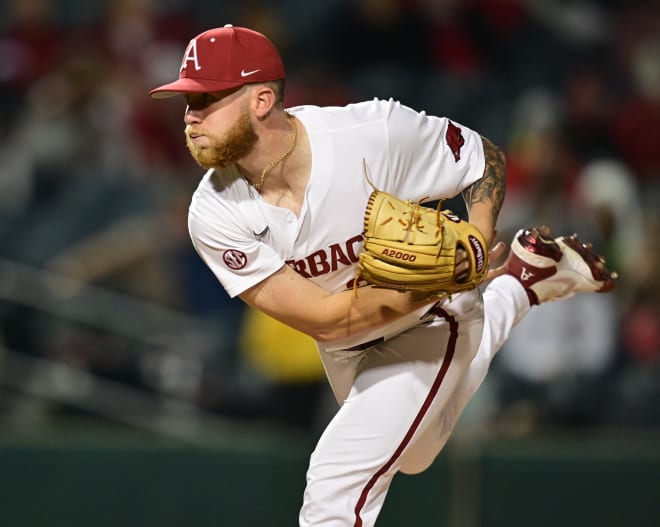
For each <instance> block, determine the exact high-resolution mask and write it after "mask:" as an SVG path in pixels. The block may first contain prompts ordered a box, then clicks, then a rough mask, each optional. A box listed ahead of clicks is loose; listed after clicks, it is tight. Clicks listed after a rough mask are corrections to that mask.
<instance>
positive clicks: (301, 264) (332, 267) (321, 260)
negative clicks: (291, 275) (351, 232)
mask: <svg viewBox="0 0 660 527" xmlns="http://www.w3.org/2000/svg"><path fill="white" fill-rule="evenodd" d="M361 242H362V235H361V234H358V235H357V236H353V237H352V238H351V239H349V240H347V241H346V242H345V243H344V244H343V245H342V244H339V243H333V244H332V245H330V246H329V247H328V248H327V249H321V250H318V251H315V252H313V253H312V254H310V255H308V256H305V258H301V259H300V260H287V261H286V263H287V264H288V265H289V266H291V267H292V268H293V269H294V270H295V271H296V272H297V273H298V274H299V275H301V276H304V277H305V278H313V277H317V276H321V275H324V274H328V273H331V272H333V271H336V270H337V269H338V268H339V265H345V266H349V265H352V264H354V263H357V261H358V254H359V253H358V251H357V247H358V246H359V244H360V243H361Z"/></svg>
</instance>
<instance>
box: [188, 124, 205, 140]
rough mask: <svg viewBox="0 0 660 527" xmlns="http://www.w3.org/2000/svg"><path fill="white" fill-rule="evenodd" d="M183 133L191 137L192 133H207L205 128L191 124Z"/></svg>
mask: <svg viewBox="0 0 660 527" xmlns="http://www.w3.org/2000/svg"><path fill="white" fill-rule="evenodd" d="M183 133H184V134H186V137H190V136H191V135H206V133H205V131H204V130H202V129H201V128H197V127H196V126H192V125H190V124H189V125H188V126H186V127H185V129H184V130H183Z"/></svg>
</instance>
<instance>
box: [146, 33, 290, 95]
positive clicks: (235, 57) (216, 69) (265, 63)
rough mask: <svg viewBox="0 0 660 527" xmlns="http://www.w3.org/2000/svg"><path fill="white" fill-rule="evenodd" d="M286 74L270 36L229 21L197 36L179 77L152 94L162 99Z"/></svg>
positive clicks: (184, 59) (233, 86)
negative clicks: (237, 25)
mask: <svg viewBox="0 0 660 527" xmlns="http://www.w3.org/2000/svg"><path fill="white" fill-rule="evenodd" d="M283 78H284V64H282V58H281V57H280V54H279V53H278V51H277V49H276V48H275V46H274V45H273V43H272V42H271V41H270V40H268V38H266V37H265V36H264V35H262V34H261V33H257V32H256V31H253V30H251V29H247V28H244V27H234V26H232V25H231V24H227V25H226V26H224V27H221V28H216V29H209V30H208V31H205V32H203V33H200V34H199V35H197V36H196V37H195V38H193V39H192V40H191V41H190V42H189V43H188V47H187V48H186V51H185V53H184V54H183V60H182V61H181V68H180V70H179V79H178V80H176V81H174V82H170V83H169V84H163V85H162V86H158V87H157V88H154V89H153V90H151V91H150V92H149V95H151V96H152V97H154V98H157V99H162V98H165V97H172V96H174V95H179V94H181V93H206V92H213V91H220V90H227V89H230V88H237V87H238V86H242V85H243V84H247V83H252V82H265V81H274V80H278V79H283Z"/></svg>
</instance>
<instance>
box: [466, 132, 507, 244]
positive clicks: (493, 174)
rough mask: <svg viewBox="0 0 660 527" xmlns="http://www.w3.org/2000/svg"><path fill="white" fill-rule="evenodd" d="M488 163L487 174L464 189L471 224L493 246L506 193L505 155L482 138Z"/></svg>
mask: <svg viewBox="0 0 660 527" xmlns="http://www.w3.org/2000/svg"><path fill="white" fill-rule="evenodd" d="M482 141H483V145H484V157H485V159H486V165H485V168H484V175H483V177H482V178H481V179H479V180H478V181H476V182H474V183H473V184H472V185H470V186H469V187H467V188H466V189H465V190H464V191H463V199H464V200H465V204H466V206H467V209H468V214H469V216H470V223H472V224H473V225H474V226H475V227H477V228H478V229H479V231H480V232H481V233H482V234H483V235H484V237H485V239H486V243H487V244H488V246H489V247H490V246H491V245H492V243H493V240H494V238H495V224H496V223H497V217H498V216H499V213H500V209H501V208H502V203H503V202H504V194H505V192H506V169H505V158H504V154H503V153H502V151H501V150H500V149H499V148H498V147H496V146H495V145H494V144H493V143H492V142H491V141H489V140H488V139H486V138H485V137H482Z"/></svg>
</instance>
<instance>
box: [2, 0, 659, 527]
mask: <svg viewBox="0 0 660 527" xmlns="http://www.w3.org/2000/svg"><path fill="white" fill-rule="evenodd" d="M226 23H233V24H234V25H245V26H248V27H252V28H254V29H257V30H260V31H262V32H264V33H266V34H268V35H269V36H270V37H271V38H272V40H273V41H274V42H275V43H276V44H277V45H278V46H279V48H280V49H281V51H282V54H283V57H284V59H285V64H286V65H287V70H288V80H287V97H286V99H287V101H286V102H287V105H289V106H294V105H298V104H322V105H325V104H345V103H348V102H351V101H357V100H363V99H367V98H372V97H383V98H389V97H394V98H397V99H399V100H401V101H402V102H403V103H404V104H407V105H408V106H411V107H413V108H415V109H418V110H426V111H428V112H429V113H434V114H438V115H446V116H449V117H451V118H452V119H453V120H455V121H457V122H459V123H462V124H464V125H467V126H470V127H472V128H474V129H476V130H479V131H480V132H481V133H483V134H484V135H486V136H488V137H490V138H491V139H492V140H493V141H494V142H495V143H497V144H498V145H500V146H501V147H502V148H503V149H504V150H505V151H506V154H507V158H508V166H509V168H508V173H509V190H508V194H507V198H506V202H505V206H504V211H503V214H502V217H501V225H500V235H501V238H502V239H504V240H505V241H508V240H509V239H510V236H511V235H512V233H513V232H514V230H515V229H517V228H518V227H519V226H523V225H540V224H547V225H549V226H551V227H552V229H553V231H554V232H557V233H571V232H578V233H580V235H581V237H582V238H584V239H589V240H593V241H594V242H595V245H596V247H597V248H598V249H599V250H601V251H602V252H604V253H605V254H606V255H607V257H608V262H609V265H610V267H612V268H614V269H616V270H618V271H619V273H620V275H621V276H620V280H619V288H618V289H617V290H616V291H615V292H614V293H613V294H610V295H607V296H598V295H583V296H579V297H575V298H573V299H570V300H567V301H564V302H560V303H557V304H547V305H544V306H541V307H539V308H535V309H534V310H533V311H532V313H531V315H530V316H529V317H528V318H527V319H525V321H524V322H523V323H522V324H521V325H520V326H519V328H517V330H516V332H515V334H514V337H513V338H512V339H511V340H510V341H509V342H508V343H507V345H506V347H505V349H504V350H502V352H501V353H500V355H499V356H498V357H497V359H496V361H495V363H494V364H493V367H492V371H491V373H490V376H489V378H488V379H487V382H486V383H485V385H484V386H483V387H482V389H481V390H480V391H479V393H478V394H477V396H476V398H475V399H474V401H472V402H471V403H470V405H469V407H468V408H467V411H466V414H465V415H464V417H463V419H462V420H461V423H460V425H459V428H458V430H457V431H456V434H455V435H454V437H453V439H452V440H451V442H450V444H449V446H448V447H447V449H446V451H445V453H444V454H443V455H442V456H441V458H440V459H439V460H438V461H437V462H436V463H435V464H434V465H433V467H432V468H431V469H430V470H429V471H428V472H426V473H425V474H423V475H420V476H416V477H404V476H400V477H397V478H396V479H395V482H394V485H393V488H392V491H391V493H390V496H389V498H388V502H387V504H386V506H385V509H384V510H383V514H382V518H381V520H380V522H379V525H381V526H388V525H389V526H404V525H405V526H407V525H444V526H448V527H477V526H488V527H499V526H507V527H515V526H517V525H521V526H522V525H525V526H526V525H529V524H533V525H536V526H545V525H548V526H550V525H552V526H553V527H554V526H556V525H562V526H564V527H570V526H580V527H584V526H588V525H598V526H599V527H605V526H619V525H624V524H625V525H635V526H645V525H660V449H659V448H658V447H659V446H660V441H659V439H660V434H659V430H660V397H659V396H660V273H659V272H658V269H659V268H660V245H659V242H658V240H659V239H660V237H659V236H658V234H659V233H660V228H659V227H660V223H659V221H660V215H659V211H660V6H659V4H658V2H656V1H652V0H646V1H644V0H639V1H635V2H630V1H625V0H573V1H568V0H462V1H461V0H306V1H303V0H300V1H297V0H279V1H270V2H269V1H266V0H261V1H260V0H242V1H240V2H238V1H229V0H198V1H196V2H189V1H184V0H162V1H156V0H105V1H99V2H86V1H83V0H52V1H49V0H6V1H5V2H3V3H2V4H0V27H1V30H2V32H1V34H0V112H2V113H1V118H0V139H1V141H0V503H1V504H2V506H1V507H0V524H1V525H6V526H7V527H19V526H20V527H22V526H30V527H31V526H67V527H75V526H79V525H85V526H88V525H95V526H105V525H108V526H109V525H113V526H118V525H121V526H122V527H127V526H145V527H151V526H154V527H164V526H169V525H268V526H271V527H278V526H291V525H295V524H296V518H297V510H298V507H299V504H300V500H301V494H302V489H303V487H304V472H305V467H306V461H307V456H308V455H309V453H310V452H311V449H312V448H313V445H314V441H315V439H316V438H317V437H318V434H319V433H320V430H321V429H322V428H323V426H324V425H325V423H326V422H327V420H328V419H329V418H330V416H331V415H332V413H333V412H334V411H335V409H336V406H335V404H334V402H333V401H332V399H331V396H330V394H329V392H328V388H327V386H326V384H325V380H324V378H323V373H322V370H321V368H320V365H319V363H318V359H317V357H316V355H315V353H316V352H315V350H314V348H313V346H312V344H311V342H310V341H309V339H307V337H305V336H302V335H299V334H295V333H293V332H291V331H289V330H287V329H286V328H284V327H282V326H280V325H279V324H277V323H275V322H273V321H272V320H269V319H267V318H265V317H263V316H260V315H258V314H257V313H254V312H251V311H249V310H247V309H245V308H244V307H243V306H242V305H241V304H240V302H238V301H233V300H231V299H229V298H228V297H227V296H226V295H225V294H224V292H223V291H222V289H221V288H220V286H219V285H217V284H216V282H215V279H214V278H213V276H212V275H211V274H210V272H209V271H208V270H207V269H206V268H205V267H204V266H203V264H202V263H201V261H200V260H199V259H198V257H197V256H196V254H194V252H193V250H192V247H191V245H190V243H189V242H188V235H187V229H186V207H187V204H188V199H189V196H190V194H191V192H192V190H193V189H194V187H195V185H196V184H197V181H198V179H199V177H200V175H201V171H200V170H199V168H198V167H197V166H195V165H194V163H193V162H192V161H191V160H190V159H189V158H188V154H187V151H186V149H185V146H184V141H183V134H182V129H183V127H182V114H183V105H182V103H181V101H180V100H168V101H159V102H158V103H154V102H152V101H151V100H150V99H149V98H148V96H147V91H148V90H149V89H150V88H151V87H153V86H155V85H157V84H159V83H161V82H164V81H167V80H170V79H172V78H173V77H174V76H175V75H176V74H177V71H178V67H179V63H180V59H181V55H182V52H183V49H184V47H185V45H186V43H187V42H188V40H189V39H190V38H192V37H193V36H194V35H196V34H197V33H199V32H201V31H203V30H205V29H208V28H210V27H217V26H220V25H224V24H226Z"/></svg>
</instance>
